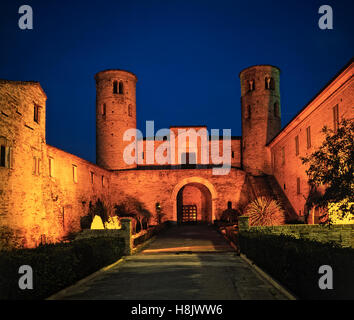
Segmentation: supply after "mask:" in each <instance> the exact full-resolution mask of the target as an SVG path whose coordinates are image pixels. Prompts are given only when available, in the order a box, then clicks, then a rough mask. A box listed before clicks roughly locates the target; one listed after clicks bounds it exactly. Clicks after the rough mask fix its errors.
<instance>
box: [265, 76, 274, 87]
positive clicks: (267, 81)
mask: <svg viewBox="0 0 354 320" xmlns="http://www.w3.org/2000/svg"><path fill="white" fill-rule="evenodd" d="M265 88H266V90H274V89H275V82H274V79H273V78H271V77H265Z"/></svg>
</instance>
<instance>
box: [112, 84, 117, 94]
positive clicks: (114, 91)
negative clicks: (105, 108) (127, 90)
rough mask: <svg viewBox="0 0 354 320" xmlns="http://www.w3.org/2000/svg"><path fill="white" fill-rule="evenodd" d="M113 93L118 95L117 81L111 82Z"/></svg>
mask: <svg viewBox="0 0 354 320" xmlns="http://www.w3.org/2000/svg"><path fill="white" fill-rule="evenodd" d="M113 93H114V94H117V93H118V81H113Z"/></svg>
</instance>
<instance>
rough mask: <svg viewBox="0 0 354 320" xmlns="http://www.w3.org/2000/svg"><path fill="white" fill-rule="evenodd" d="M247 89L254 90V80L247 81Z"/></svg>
mask: <svg viewBox="0 0 354 320" xmlns="http://www.w3.org/2000/svg"><path fill="white" fill-rule="evenodd" d="M248 89H249V91H253V90H254V80H249V81H248Z"/></svg>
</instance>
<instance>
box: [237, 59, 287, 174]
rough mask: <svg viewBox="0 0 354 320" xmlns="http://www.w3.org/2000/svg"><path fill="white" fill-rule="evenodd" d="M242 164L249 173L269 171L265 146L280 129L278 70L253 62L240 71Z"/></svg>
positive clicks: (268, 155) (268, 172) (265, 172)
mask: <svg viewBox="0 0 354 320" xmlns="http://www.w3.org/2000/svg"><path fill="white" fill-rule="evenodd" d="M239 76H240V81H241V115H242V146H241V148H242V167H243V169H244V170H245V171H246V172H249V173H251V174H253V175H263V174H270V173H271V172H272V168H271V160H270V154H269V150H268V148H267V147H266V145H267V143H269V142H270V141H271V140H272V139H273V138H274V137H275V136H276V135H277V134H278V132H279V131H280V129H281V118H280V91H279V76H280V69H279V68H277V67H274V66H270V65H257V66H252V67H249V68H246V69H244V70H242V71H241V72H240V75H239Z"/></svg>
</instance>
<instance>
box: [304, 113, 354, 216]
mask: <svg viewBox="0 0 354 320" xmlns="http://www.w3.org/2000/svg"><path fill="white" fill-rule="evenodd" d="M322 132H323V133H324V135H325V139H324V142H323V143H322V145H321V146H320V147H319V148H318V149H317V150H316V151H315V152H313V153H312V154H311V155H309V156H308V157H303V158H302V163H303V164H306V165H308V169H307V170H306V173H307V175H308V177H309V184H310V190H311V191H310V194H309V197H308V199H307V206H308V208H309V209H311V208H312V207H314V206H318V207H320V208H325V209H326V211H327V213H328V215H329V216H328V219H327V221H328V222H331V221H332V222H333V219H332V218H334V216H335V215H338V212H339V211H340V212H341V216H342V218H343V219H347V218H348V215H352V214H353V210H354V206H353V202H352V201H353V199H354V174H353V163H354V143H353V140H354V121H353V119H343V120H342V121H341V122H340V123H339V126H338V129H337V131H334V130H332V129H329V128H328V127H327V126H325V127H323V129H322ZM320 186H322V187H323V188H324V192H323V193H322V192H318V187H320ZM333 208H336V210H335V213H334V210H333ZM328 209H330V210H328ZM337 218H338V217H337Z"/></svg>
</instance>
